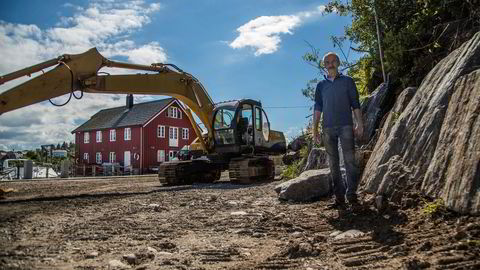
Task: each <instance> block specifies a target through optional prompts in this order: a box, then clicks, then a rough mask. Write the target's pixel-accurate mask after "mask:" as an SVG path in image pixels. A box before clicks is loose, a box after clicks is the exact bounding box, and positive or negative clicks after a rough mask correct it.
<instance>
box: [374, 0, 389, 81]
mask: <svg viewBox="0 0 480 270" xmlns="http://www.w3.org/2000/svg"><path fill="white" fill-rule="evenodd" d="M373 14H374V15H375V25H376V26H377V42H378V50H379V52H380V63H381V64H382V74H383V82H386V81H387V78H386V76H385V67H384V66H383V51H382V39H381V38H380V27H379V26H378V16H377V8H376V5H375V0H373Z"/></svg>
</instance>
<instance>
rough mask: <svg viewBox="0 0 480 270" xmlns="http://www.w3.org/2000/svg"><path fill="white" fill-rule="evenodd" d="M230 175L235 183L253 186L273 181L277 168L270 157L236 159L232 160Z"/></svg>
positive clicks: (229, 169)
mask: <svg viewBox="0 0 480 270" xmlns="http://www.w3.org/2000/svg"><path fill="white" fill-rule="evenodd" d="M228 173H229V177H230V181H231V182H233V183H238V184H252V183H258V182H262V181H270V180H273V178H274V177H275V166H274V163H273V161H272V160H270V159H269V158H268V157H241V158H234V159H231V160H230V164H229V166H228Z"/></svg>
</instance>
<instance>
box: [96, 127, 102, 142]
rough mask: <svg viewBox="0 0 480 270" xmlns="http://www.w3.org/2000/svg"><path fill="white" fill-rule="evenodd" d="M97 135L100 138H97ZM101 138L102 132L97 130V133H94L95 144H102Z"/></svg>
mask: <svg viewBox="0 0 480 270" xmlns="http://www.w3.org/2000/svg"><path fill="white" fill-rule="evenodd" d="M98 134H100V136H98ZM102 137H103V134H102V131H101V130H97V132H95V141H96V142H97V143H101V142H102V139H103V138H102Z"/></svg>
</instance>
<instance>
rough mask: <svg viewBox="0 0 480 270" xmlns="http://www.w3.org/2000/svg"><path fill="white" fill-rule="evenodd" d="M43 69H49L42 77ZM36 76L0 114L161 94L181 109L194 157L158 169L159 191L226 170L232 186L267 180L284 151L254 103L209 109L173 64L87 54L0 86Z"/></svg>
mask: <svg viewBox="0 0 480 270" xmlns="http://www.w3.org/2000/svg"><path fill="white" fill-rule="evenodd" d="M52 67H53V68H52ZM104 67H110V68H122V69H130V70H137V71H139V72H144V73H143V74H140V73H138V74H123V75H116V74H115V75H111V74H109V73H106V72H102V71H100V69H101V68H104ZM47 68H51V69H50V70H48V71H46V72H43V70H44V69H47ZM40 71H42V72H43V74H41V75H39V76H37V77H35V78H32V79H30V80H28V81H26V82H24V83H22V84H20V85H18V86H15V87H13V88H11V89H9V90H7V91H5V92H3V93H1V94H0V115H1V114H3V113H5V112H9V111H12V110H15V109H18V108H22V107H25V106H28V105H31V104H34V103H37V102H42V101H46V100H50V102H52V101H51V99H52V98H55V97H58V96H62V95H65V94H68V95H69V98H68V100H67V101H66V102H65V104H66V103H68V101H70V99H71V98H72V96H73V97H74V98H77V99H80V98H81V97H82V96H83V93H84V92H86V93H100V94H146V95H164V96H171V97H174V98H176V99H178V100H180V101H181V102H182V103H183V104H184V105H186V106H185V107H186V110H185V111H186V114H187V117H188V119H189V120H190V122H191V124H192V126H193V128H194V130H195V133H196V135H197V139H196V140H195V142H194V143H192V145H191V147H190V148H191V149H192V153H195V154H194V155H193V158H192V159H190V160H181V161H169V162H164V163H162V164H161V165H160V167H159V181H160V183H162V184H165V185H182V184H191V183H193V182H213V181H216V180H218V179H220V174H221V172H222V171H225V170H228V171H229V177H230V181H232V182H236V183H242V184H249V183H254V182H258V181H262V180H267V179H272V178H273V177H274V173H275V167H274V163H273V161H272V159H270V158H269V156H271V155H279V154H284V153H285V152H286V141H285V137H284V135H283V133H282V132H279V131H274V130H271V129H270V122H269V120H268V117H267V114H266V113H265V111H264V110H263V108H262V104H261V103H260V102H259V101H255V100H252V99H242V100H234V101H227V102H221V103H217V104H215V103H214V102H213V101H212V99H211V98H210V96H209V94H208V92H207V91H206V89H205V88H204V87H203V85H202V84H201V83H200V81H199V80H198V79H196V78H195V77H194V76H193V75H191V74H189V73H187V72H185V71H183V70H182V69H180V68H179V67H177V66H176V65H174V64H163V63H154V64H151V65H139V64H132V63H125V62H117V61H112V60H109V59H107V58H105V57H103V56H102V55H101V54H100V53H99V52H98V50H97V49H96V48H92V49H90V50H88V51H86V52H84V53H81V54H64V55H61V56H59V57H57V58H54V59H51V60H48V61H45V62H42V63H39V64H37V65H34V66H30V67H27V68H24V69H21V70H18V71H15V72H12V73H10V74H6V75H3V76H0V85H1V84H3V83H5V82H8V81H11V80H14V79H17V78H20V77H23V76H30V75H31V74H33V73H35V72H40ZM79 92H80V94H79ZM52 103H53V102H52ZM65 104H62V105H65ZM192 111H193V112H194V113H195V114H196V116H197V117H198V119H200V121H201V122H202V123H203V125H204V126H205V127H206V131H207V132H206V134H202V131H201V130H200V128H199V126H198V125H197V123H196V121H195V118H194V116H193V114H192Z"/></svg>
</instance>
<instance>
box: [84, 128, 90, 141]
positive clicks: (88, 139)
mask: <svg viewBox="0 0 480 270" xmlns="http://www.w3.org/2000/svg"><path fill="white" fill-rule="evenodd" d="M83 143H90V132H88V131H87V132H83Z"/></svg>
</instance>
